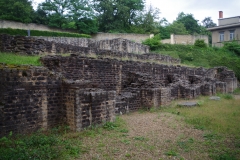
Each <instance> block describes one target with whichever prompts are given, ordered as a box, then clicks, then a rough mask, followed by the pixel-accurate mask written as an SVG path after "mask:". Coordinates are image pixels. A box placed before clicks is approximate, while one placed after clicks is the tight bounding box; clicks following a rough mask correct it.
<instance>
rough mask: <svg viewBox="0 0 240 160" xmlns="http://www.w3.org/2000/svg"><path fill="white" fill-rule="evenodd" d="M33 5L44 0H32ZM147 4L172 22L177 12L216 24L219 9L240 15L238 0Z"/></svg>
mask: <svg viewBox="0 0 240 160" xmlns="http://www.w3.org/2000/svg"><path fill="white" fill-rule="evenodd" d="M33 1H34V2H35V6H37V5H36V4H37V3H41V2H44V0H33ZM145 1H146V4H147V5H150V4H151V5H152V7H154V8H158V9H160V12H161V14H160V18H163V17H164V18H166V19H167V20H168V22H170V23H172V22H173V21H174V20H175V19H176V17H177V16H178V13H180V12H184V13H185V14H190V13H191V14H193V16H194V18H195V19H196V20H199V22H201V21H202V20H203V19H204V18H205V17H211V18H212V20H213V21H214V23H216V24H218V18H219V17H218V16H219V11H223V18H227V17H235V16H240V0H227V1H225V0H145Z"/></svg>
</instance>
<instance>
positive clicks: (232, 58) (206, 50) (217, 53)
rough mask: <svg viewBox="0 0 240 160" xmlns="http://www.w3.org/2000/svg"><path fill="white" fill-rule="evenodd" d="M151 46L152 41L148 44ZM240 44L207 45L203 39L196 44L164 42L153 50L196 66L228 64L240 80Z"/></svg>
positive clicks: (208, 66)
mask: <svg viewBox="0 0 240 160" xmlns="http://www.w3.org/2000/svg"><path fill="white" fill-rule="evenodd" d="M145 44H147V43H145ZM147 45H149V46H150V47H151V43H150V44H147ZM239 48H240V44H237V42H234V41H233V42H228V43H225V44H224V47H222V48H217V47H206V46H205V44H204V42H203V41H201V40H200V41H197V42H196V43H195V45H182V44H162V43H159V44H158V45H157V46H156V45H154V47H153V49H154V50H152V52H156V53H160V54H164V55H170V56H172V57H174V58H179V59H181V63H182V64H185V65H189V66H196V67H206V68H210V67H216V66H226V67H228V69H231V70H233V71H234V73H235V75H236V77H237V78H238V79H239V80H240V56H239Z"/></svg>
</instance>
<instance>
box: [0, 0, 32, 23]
mask: <svg viewBox="0 0 240 160" xmlns="http://www.w3.org/2000/svg"><path fill="white" fill-rule="evenodd" d="M31 4H32V3H31V1H30V0H17V1H16V0H1V1H0V19H5V20H12V21H18V22H23V23H29V22H32V18H33V17H32V15H33V13H34V10H33V7H32V5H31Z"/></svg>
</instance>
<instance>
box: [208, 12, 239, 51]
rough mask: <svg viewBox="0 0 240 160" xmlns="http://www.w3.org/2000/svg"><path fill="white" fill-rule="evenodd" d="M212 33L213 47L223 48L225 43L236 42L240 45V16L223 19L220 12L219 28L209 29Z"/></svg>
mask: <svg viewBox="0 0 240 160" xmlns="http://www.w3.org/2000/svg"><path fill="white" fill-rule="evenodd" d="M208 30H209V31H211V32H212V46H216V47H221V46H223V42H229V41H233V40H236V41H237V42H238V43H240V16H236V17H229V18H223V12H222V11H219V19H218V26H216V27H212V28H208Z"/></svg>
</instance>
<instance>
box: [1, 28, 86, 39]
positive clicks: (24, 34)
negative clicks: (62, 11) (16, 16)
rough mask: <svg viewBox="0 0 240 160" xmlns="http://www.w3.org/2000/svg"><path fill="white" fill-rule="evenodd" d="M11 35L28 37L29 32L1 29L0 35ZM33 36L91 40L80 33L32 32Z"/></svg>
mask: <svg viewBox="0 0 240 160" xmlns="http://www.w3.org/2000/svg"><path fill="white" fill-rule="evenodd" d="M3 33H4V34H10V35H20V36H27V35H28V33H27V30H24V29H12V28H0V34H3ZM30 35H31V36H44V37H76V38H91V36H90V35H87V34H78V33H68V32H49V31H39V30H31V31H30Z"/></svg>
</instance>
